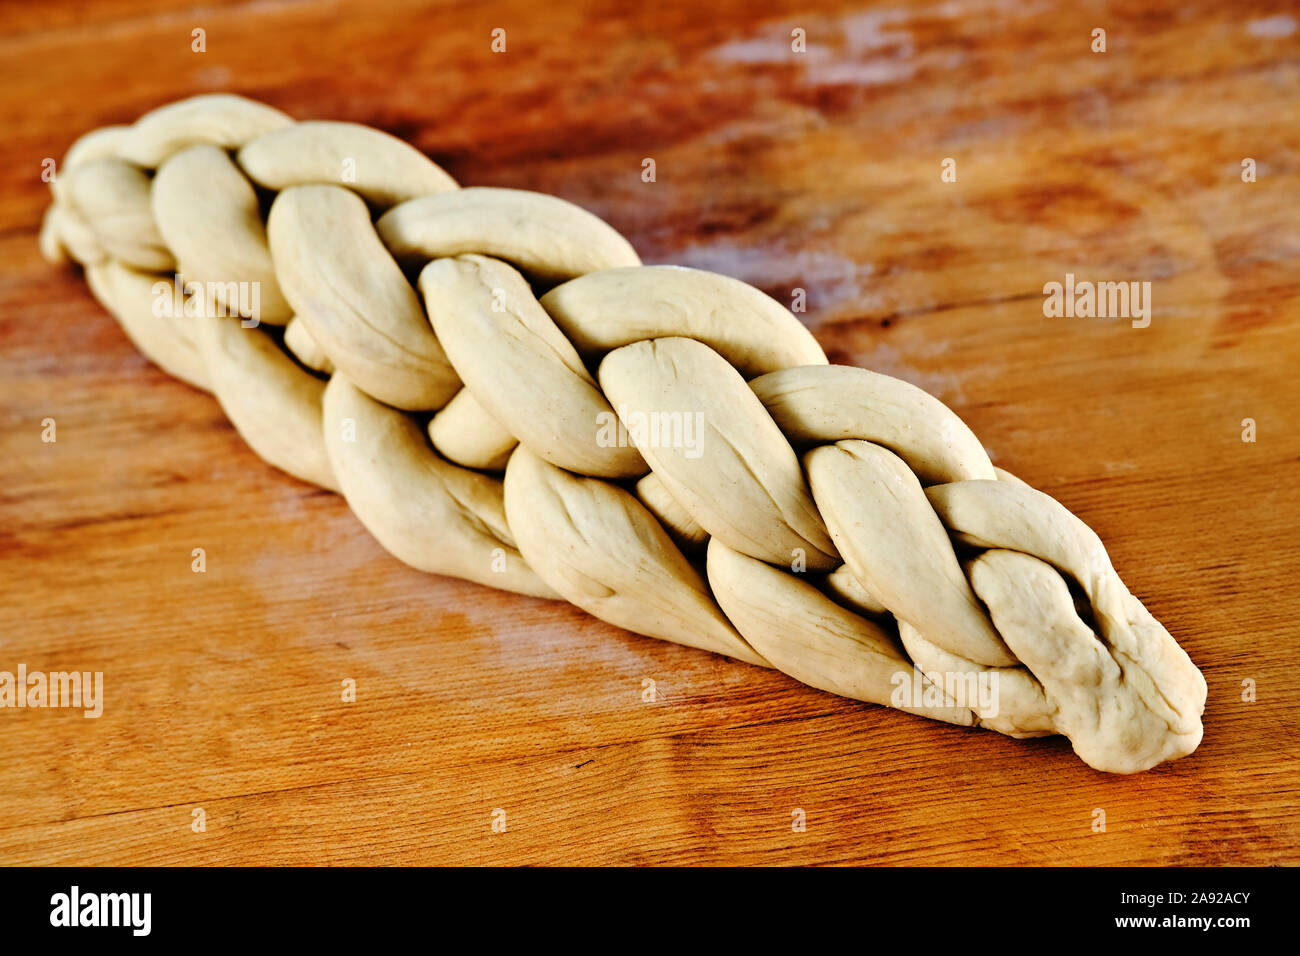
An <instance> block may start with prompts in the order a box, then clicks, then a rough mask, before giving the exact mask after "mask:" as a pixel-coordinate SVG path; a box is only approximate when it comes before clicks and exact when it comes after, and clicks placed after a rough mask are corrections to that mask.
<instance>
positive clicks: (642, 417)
mask: <svg viewBox="0 0 1300 956" xmlns="http://www.w3.org/2000/svg"><path fill="white" fill-rule="evenodd" d="M703 441H704V413H703V412H634V411H630V410H629V409H628V407H627V406H626V405H620V406H619V407H618V414H617V415H615V414H614V413H613V412H600V413H599V414H598V415H596V444H597V445H599V446H600V447H601V448H626V447H628V446H629V445H631V446H632V447H633V448H682V449H685V451H684V454H685V455H686V457H687V458H699V457H700V456H701V455H702V454H704V452H703V449H702V445H703Z"/></svg>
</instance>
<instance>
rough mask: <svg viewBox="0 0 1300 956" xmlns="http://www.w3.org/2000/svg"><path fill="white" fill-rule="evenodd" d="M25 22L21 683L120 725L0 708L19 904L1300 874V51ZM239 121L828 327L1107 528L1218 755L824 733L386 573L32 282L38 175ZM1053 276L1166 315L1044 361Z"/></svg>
mask: <svg viewBox="0 0 1300 956" xmlns="http://www.w3.org/2000/svg"><path fill="white" fill-rule="evenodd" d="M0 17H2V18H3V28H2V31H0V32H2V34H3V35H2V36H0V63H2V64H3V74H4V78H5V79H4V85H3V89H2V91H0V101H2V103H3V115H4V130H5V136H4V137H3V139H0V167H3V169H4V170H5V171H6V175H5V176H3V177H0V216H2V219H3V225H2V229H0V262H3V278H2V279H0V426H2V428H0V670H9V671H13V670H15V669H16V668H17V666H18V665H19V664H20V663H25V664H26V665H27V667H28V668H29V669H32V670H42V671H57V670H78V671H102V672H103V674H104V688H105V690H104V698H105V699H104V711H103V716H102V717H101V718H99V719H97V720H94V719H85V718H84V717H83V716H82V715H81V713H80V712H74V711H68V710H51V709H46V710H27V709H24V710H15V709H7V710H0V740H2V741H3V751H4V757H5V759H4V769H3V773H0V862H3V863H65V864H67V863H90V864H101V863H127V864H207V863H221V864H260V863H268V864H287V863H309V864H316V863H331V864H341V863H380V864H415V863H464V864H477V863H493V864H501V863H508V864H533V863H536V864H557V863H620V864H642V863H685V864H731V863H759V864H788V863H827V864H829V863H890V864H915V863H926V864H966V863H982V864H1018V863H1035V864H1112V863H1134V864H1224V863H1280V862H1290V863H1295V862H1297V852H1296V843H1297V835H1298V833H1297V831H1298V829H1300V799H1298V797H1297V793H1298V791H1300V773H1298V767H1300V759H1298V758H1300V744H1298V743H1297V730H1298V728H1297V723H1298V721H1297V716H1298V715H1300V708H1298V707H1297V693H1298V692H1300V679H1298V678H1297V648H1298V646H1300V624H1298V623H1297V619H1298V618H1300V591H1298V589H1297V579H1298V578H1300V535H1298V534H1297V530H1298V528H1297V523H1298V522H1297V512H1298V510H1300V481H1298V479H1300V474H1298V471H1300V469H1298V463H1300V434H1298V431H1297V415H1298V414H1300V374H1298V373H1297V369H1296V362H1297V360H1300V282H1298V280H1300V208H1298V207H1297V199H1298V198H1300V97H1298V91H1300V10H1298V9H1297V7H1296V5H1295V4H1293V3H1292V4H1288V3H1285V2H1271V3H1259V4H1256V3H1249V2H1246V3H1233V4H1221V3H1215V2H1210V0H1188V2H1177V3H1172V2H1171V3H1111V4H1104V3H1095V4H1094V3H1065V2H1062V3H1060V4H1053V3H1027V4H1018V3H1010V2H1000V0H999V2H981V0H947V2H942V3H917V4H914V5H909V6H900V5H892V4H889V5H886V4H871V3H861V2H847V3H807V2H804V3H790V2H785V0H774V2H764V3H758V2H753V3H740V2H729V0H721V2H718V0H714V2H710V3H698V2H695V3H669V2H658V3H651V4H631V3H615V2H582V3H574V4H564V5H553V6H552V5H548V4H544V3H537V2H535V0H512V2H507V3H501V4H491V3H464V2H402V0H370V2H367V3H364V4H357V5H355V6H353V5H348V4H341V3H315V2H310V3H309V2H301V3H300V2H292V0H276V2H271V3H244V2H230V3H211V2H209V3H204V4H203V5H201V6H190V5H188V4H185V3H180V2H175V0H108V2H103V3H91V4H87V3H76V4H66V5H65V4H58V3H41V4H28V3H5V4H3V5H2V6H0ZM497 27H500V28H504V29H505V30H506V31H507V51H506V52H505V53H504V54H494V53H493V52H492V51H491V49H490V31H491V30H493V29H494V28H497ZM1097 27H1101V28H1104V29H1105V30H1106V31H1107V51H1106V52H1105V53H1104V54H1103V53H1094V52H1092V51H1091V49H1090V45H1091V43H1092V39H1091V33H1092V30H1093V29H1094V28H1097ZM195 28H202V29H204V30H205V31H206V52H203V53H196V52H193V51H192V49H191V31H192V30H194V29H195ZM796 28H799V29H803V30H805V31H806V35H807V52H806V53H804V54H795V53H793V52H792V51H791V49H790V42H791V40H790V38H791V31H792V30H794V29H796ZM218 90H230V91H236V92H241V93H244V94H247V95H250V96H253V97H257V98H260V99H264V100H265V101H267V102H269V103H271V104H273V105H275V106H277V107H280V108H281V109H284V110H286V111H288V112H289V113H291V114H293V115H294V116H296V117H298V118H331V119H343V120H354V121H359V122H363V123H369V124H372V125H376V126H379V127H382V128H384V129H387V130H389V131H391V132H393V133H395V134H397V135H399V136H402V137H404V138H406V139H408V140H409V141H411V142H412V143H414V144H415V145H416V146H418V147H419V148H420V149H422V150H424V151H425V152H427V153H428V154H430V155H431V156H432V157H434V158H435V159H436V160H437V161H438V162H440V163H442V164H443V165H444V166H445V167H446V168H447V169H448V170H449V171H450V172H451V173H452V174H453V175H454V176H456V177H457V179H459V180H460V181H461V182H462V183H465V184H467V185H502V186H514V187H522V188H526V189H536V190H543V191H546V192H551V193H555V194H558V195H561V196H564V197H566V198H568V199H570V200H572V201H574V202H577V203H579V204H581V205H583V206H585V207H586V208H588V209H591V210H592V211H594V212H596V213H597V214H599V215H601V216H603V217H604V218H605V219H607V220H608V221H609V222H610V223H612V224H613V225H614V226H615V227H616V228H618V229H619V230H621V231H622V232H623V233H624V234H626V235H627V236H628V237H629V239H630V240H631V241H632V242H633V244H634V245H635V246H636V248H637V249H638V251H640V253H641V254H642V256H643V258H644V259H645V260H646V261H647V262H672V263H679V264H683V265H692V266H699V267H704V268H708V269H713V270H716V271H719V272H724V273H727V274H729V275H733V276H738V277H740V278H742V279H745V280H747V281H749V282H752V283H754V284H756V285H758V286H759V287H760V288H762V289H764V290H765V291H766V292H768V293H770V294H771V295H773V296H775V297H777V298H778V299H781V300H782V301H785V302H789V301H790V297H791V295H792V294H793V290H794V289H796V288H803V289H806V290H807V297H808V306H809V307H808V311H807V313H806V314H804V315H803V316H801V317H802V318H804V319H805V320H806V321H807V323H808V325H809V326H810V327H811V329H812V330H813V331H814V333H815V334H816V336H817V338H818V339H819V341H820V342H821V343H822V344H823V345H824V346H825V348H826V350H827V352H828V353H829V355H830V356H831V359H832V361H836V362H842V363H848V364H856V365H861V366H864V367H867V368H870V369H875V370H877V371H881V372H886V373H889V374H892V375H896V376H899V377H901V378H904V379H906V380H908V381H910V382H914V383H916V384H918V385H921V386H923V387H924V388H926V389H928V390H929V391H931V392H932V393H934V394H935V395H937V396H938V397H939V398H941V399H943V400H944V401H945V402H947V403H948V404H949V405H950V406H951V407H953V408H954V409H956V410H957V411H958V412H959V413H960V414H961V415H962V416H963V417H964V418H965V419H966V420H967V421H968V422H969V423H970V424H971V426H972V427H973V428H974V430H975V432H976V433H977V434H978V435H979V436H980V437H981V438H982V439H983V441H984V442H985V444H986V445H987V447H988V448H989V449H990V451H991V453H992V454H993V456H994V459H995V461H996V462H997V463H998V464H999V465H1001V466H1003V467H1006V468H1008V469H1010V470H1011V471H1013V472H1015V473H1016V474H1018V475H1020V476H1022V477H1023V478H1025V479H1026V480H1028V481H1029V482H1031V483H1032V484H1034V485H1036V486H1037V487H1039V488H1041V489H1042V490H1044V491H1046V492H1048V493H1049V494H1051V495H1053V496H1055V497H1056V498H1058V499H1059V500H1060V501H1061V502H1063V503H1064V504H1065V505H1066V506H1067V507H1068V508H1070V509H1071V510H1072V511H1074V512H1075V513H1076V514H1078V515H1079V516H1080V517H1082V518H1083V519H1084V520H1085V521H1087V522H1088V523H1089V524H1090V525H1091V526H1092V527H1093V528H1095V529H1096V530H1097V532H1098V533H1099V534H1100V535H1101V537H1102V539H1103V540H1104V541H1105V542H1106V544H1107V547H1108V548H1109V550H1110V553H1111V556H1112V558H1113V559H1114V563H1115V566H1116V568H1117V569H1118V570H1119V572H1120V574H1121V576H1122V577H1123V578H1124V579H1125V581H1126V583H1127V584H1128V585H1129V587H1130V588H1131V589H1132V590H1133V592H1134V593H1135V594H1136V595H1138V596H1139V597H1140V598H1141V599H1142V600H1143V601H1144V602H1146V604H1147V606H1148V607H1149V608H1150V609H1151V610H1152V611H1153V612H1154V613H1155V615H1156V616H1157V617H1158V618H1159V619H1160V620H1161V621H1163V622H1164V623H1165V624H1166V626H1167V627H1168V628H1169V629H1170V631H1172V632H1173V633H1174V634H1175V635H1176V636H1177V637H1178V639H1179V640H1180V641H1181V642H1182V644H1183V646H1184V647H1186V649H1187V650H1188V652H1189V653H1190V654H1191V656H1192V658H1193V659H1194V660H1195V661H1196V662H1197V663H1198V664H1199V665H1200V666H1201V667H1202V669H1203V670H1204V673H1205V676H1206V679H1207V680H1208V683H1209V702H1208V705H1207V709H1206V714H1205V740H1204V743H1203V744H1202V745H1201V748H1200V749H1199V750H1198V751H1197V752H1196V753H1195V754H1194V755H1192V756H1191V757H1188V758H1186V759H1184V760H1180V761H1178V762H1176V763H1174V764H1172V765H1165V766H1162V767H1160V768H1158V769H1156V770H1154V771H1152V772H1149V773H1145V774H1140V775H1137V776H1133V777H1116V776H1108V775H1105V774H1101V773H1098V772H1095V771H1093V770H1090V769H1089V768H1088V767H1087V766H1085V765H1084V764H1082V763H1081V762H1080V761H1079V760H1078V759H1077V758H1076V757H1075V756H1074V755H1073V753H1072V752H1071V750H1070V748H1069V745H1068V743H1067V742H1066V741H1064V740H1063V739H1060V738H1055V739H1051V740H1045V741H1029V742H1017V741H1014V740H1009V739H1007V738H1005V737H1002V736H999V735H997V734H993V733H988V732H980V731H970V730H963V729H959V728H955V727H950V726H946V725H941V724H937V723H932V722H929V721H925V720H922V719H919V718H914V717H911V716H908V715H904V714H900V713H896V712H890V711H886V710H884V709H882V708H879V707H873V706H869V705H864V704H859V703H855V702H853V701H848V700H842V699H839V698H836V697H833V696H830V695H827V694H824V693H821V692H819V691H816V690H812V689H810V688H808V687H804V686H801V685H799V684H797V683H796V682H795V681H793V680H792V679H789V678H787V677H784V676H782V675H781V674H779V673H773V672H766V671H763V670H759V669H756V668H752V667H748V666H746V665H743V664H739V663H733V662H730V661H728V660H725V659H722V658H719V657H715V656H713V655H710V654H707V653H703V652H699V651H695V650H690V649H687V648H684V647H679V646H675V645H671V644H665V643H660V642H656V641H653V640H650V639H648V638H642V637H637V636H634V635H632V634H629V633H626V632H623V631H620V630H618V629H616V628H613V627H610V626H608V625H605V624H603V623H601V622H600V621H597V620H595V619H593V618H590V617H588V616H587V615H585V614H584V613H582V612H581V611H579V610H577V609H575V608H572V607H568V606H565V605H564V604H561V603H551V602H546V601H541V600H532V599H528V598H523V597H518V596H515V595H510V594H504V593H500V592H494V591H490V590H488V589H486V588H482V587H479V586H476V585H472V584H467V583H462V582H459V581H455V580H451V579H445V578H438V577H431V576H426V575H423V574H420V573H418V572H416V571H413V570H411V569H409V568H407V567H404V566H403V565H401V564H400V563H398V562H397V561H396V560H395V559H392V558H390V557H389V556H388V555H387V554H385V553H384V552H383V551H382V549H381V548H380V547H379V545H378V544H377V543H376V542H375V541H374V540H373V539H372V538H371V537H370V536H369V535H368V534H367V533H366V532H365V531H364V530H363V529H362V528H361V526H360V525H359V524H358V522H357V521H356V520H355V518H353V517H352V515H351V513H350V512H349V511H348V509H347V507H346V505H345V504H344V503H343V501H342V500H341V499H340V498H337V497H335V496H333V495H330V494H327V493H324V492H320V491H317V490H315V489H312V488H310V487H307V486H305V485H303V484H300V483H298V482H296V481H294V480H293V479H290V478H288V477H286V476H285V475H283V474H280V473H278V472H276V471H274V470H272V469H271V468H269V467H268V466H266V465H264V464H263V463H262V462H261V461H260V460H258V459H257V458H256V457H255V456H254V455H253V453H252V452H250V451H249V450H248V449H247V448H246V447H245V446H244V445H243V444H242V443H241V441H240V440H239V438H238V437H237V436H236V434H235V432H234V430H233V429H232V428H231V427H230V426H229V425H228V424H227V423H226V421H225V419H224V417H223V416H222V414H221V412H220V411H219V409H218V407H217V404H216V402H215V401H213V400H212V399H211V398H209V397H208V396H206V395H204V394H201V393H199V392H196V391H194V390H192V389H190V388H188V387H186V386H185V385H183V384H181V383H179V382H177V381H174V380H172V379H170V378H168V377H167V376H165V375H164V374H163V373H161V372H160V371H159V370H158V369H156V368H154V367H153V366H151V365H150V364H149V363H148V362H147V361H146V360H145V359H143V358H142V357H141V356H140V355H139V354H137V353H136V351H135V350H134V349H133V348H132V347H131V346H130V344H129V343H128V342H127V340H126V338H125V336H124V335H123V333H122V332H121V331H120V330H119V328H118V327H117V325H116V324H115V323H114V322H113V320H112V319H111V318H109V316H108V315H106V314H105V313H104V312H103V311H102V310H101V309H100V308H99V306H98V305H97V304H96V303H95V302H94V300H93V299H92V298H91V297H90V295H89V294H88V292H87V290H86V289H85V287H84V284H83V282H82V281H81V280H80V278H79V276H77V275H76V274H74V273H73V271H71V270H67V269H62V268H55V267H51V266H49V265H47V264H45V263H44V262H43V261H42V260H41V259H40V257H39V254H38V252H37V248H36V231H37V226H38V224H39V217H40V215H41V212H42V210H43V208H44V206H45V205H46V203H47V195H48V194H47V189H46V187H45V184H44V183H42V182H41V179H40V173H41V163H42V160H43V159H44V158H45V157H53V158H56V159H58V158H60V157H62V155H63V152H64V150H65V149H66V148H67V146H68V145H69V143H71V142H72V140H73V139H74V138H75V137H76V136H78V135H79V134H81V133H82V132H84V131H86V130H88V129H90V128H92V127H96V126H99V125H102V124H105V123H110V122H129V121H131V120H133V119H135V118H136V117H137V116H138V115H139V114H140V113H141V112H143V111H145V110H147V109H149V108H151V107H154V106H157V105H160V104H162V103H164V102H167V101H170V100H173V99H176V98H178V97H182V96H186V95H189V94H193V93H198V92H204V91H218ZM646 157H650V158H653V159H654V160H655V161H656V166H657V179H656V182H654V183H645V182H643V181H642V179H641V175H640V173H641V168H642V160H643V159H644V158H646ZM945 158H952V159H954V160H955V161H956V170H957V181H956V182H951V183H945V182H942V181H941V179H940V171H941V163H942V161H943V160H944V159H945ZM1245 158H1252V159H1254V160H1255V163H1256V169H1257V181H1256V182H1253V183H1246V182H1243V181H1242V175H1241V174H1242V160H1243V159H1245ZM1067 272H1069V273H1074V274H1075V275H1076V276H1078V277H1079V278H1081V279H1085V278H1086V279H1093V280H1139V281H1150V282H1151V284H1152V302H1153V311H1152V321H1151V324H1150V327H1149V328H1145V329H1134V328H1132V327H1131V325H1130V323H1129V322H1128V321H1127V320H1122V319H1119V320H1106V319H1065V318H1046V317H1045V316H1044V314H1043V307H1042V305H1043V294H1042V288H1043V285H1044V283H1046V282H1050V281H1062V280H1063V279H1064V276H1065V274H1066V273H1067ZM46 418H53V419H54V420H55V421H56V423H57V441H56V442H54V443H47V442H43V441H42V421H43V420H44V419H46ZM1247 418H1249V419H1253V420H1254V422H1255V423H1256V428H1257V436H1256V437H1257V440H1256V441H1254V442H1246V441H1243V439H1242V432H1243V426H1242V421H1243V419H1247ZM200 547H201V548H204V549H205V551H206V555H207V570H206V573H202V574H198V573H194V572H193V571H192V570H191V561H192V558H191V554H192V551H193V549H195V548H200ZM348 678H351V679H353V680H355V682H356V686H357V700H356V702H355V703H344V702H343V701H342V700H341V696H342V695H341V684H342V682H343V681H344V680H345V679H348ZM647 678H648V679H651V680H653V681H654V682H656V687H657V690H658V695H657V700H655V701H653V702H649V701H646V700H644V699H643V686H644V684H643V682H644V681H645V680H646V679H647ZM1243 682H1248V684H1246V685H1244V684H1243ZM1247 687H1253V688H1254V697H1255V699H1254V700H1249V699H1244V698H1249V697H1250V696H1251V695H1250V694H1248V693H1244V690H1245V689H1246V688H1247ZM196 809H202V811H203V814H204V817H205V819H206V830H205V831H203V832H195V830H194V827H193V826H192V821H193V820H194V811H195V810H196ZM796 809H801V810H802V811H803V812H804V813H805V814H806V820H807V826H806V830H804V831H802V832H799V831H798V830H797V829H795V828H794V827H792V820H793V819H794V813H795V811H796ZM1098 809H1100V810H1103V811H1104V813H1105V823H1106V827H1105V831H1104V832H1098V830H1097V829H1096V828H1095V826H1094V821H1095V820H1096V819H1097V816H1096V813H1095V811H1096V810H1098ZM495 811H504V817H505V821H506V827H505V830H504V832H494V830H493V825H492V824H493V819H494V816H493V815H494V812H495ZM500 816H501V815H500V814H499V813H498V814H497V818H498V819H500Z"/></svg>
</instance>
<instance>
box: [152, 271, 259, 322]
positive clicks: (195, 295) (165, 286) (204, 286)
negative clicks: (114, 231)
mask: <svg viewBox="0 0 1300 956" xmlns="http://www.w3.org/2000/svg"><path fill="white" fill-rule="evenodd" d="M150 291H151V292H152V293H153V314H154V318H157V319H164V318H166V319H179V318H204V317H208V316H214V317H217V318H226V317H231V318H238V319H240V320H241V324H242V325H243V326H244V328H246V329H252V328H256V327H257V326H258V325H259V324H260V323H261V319H262V283H260V282H199V281H197V280H195V279H186V278H185V277H184V276H183V275H181V274H180V273H179V272H177V273H176V274H175V275H174V276H173V277H172V281H171V282H155V283H154V284H153V286H152V288H151V289H150Z"/></svg>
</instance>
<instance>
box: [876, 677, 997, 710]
mask: <svg viewBox="0 0 1300 956" xmlns="http://www.w3.org/2000/svg"><path fill="white" fill-rule="evenodd" d="M889 683H890V684H892V685H893V688H894V690H893V692H892V693H891V694H890V695H889V706H891V707H897V708H900V709H902V708H917V707H953V706H956V707H966V708H969V709H970V710H973V711H975V712H977V713H978V714H979V715H980V716H981V717H996V716H997V715H998V674H997V671H993V670H987V671H926V672H925V673H924V674H922V673H921V671H920V670H919V669H916V668H913V669H912V670H911V671H895V672H894V673H893V674H892V675H890V678H889Z"/></svg>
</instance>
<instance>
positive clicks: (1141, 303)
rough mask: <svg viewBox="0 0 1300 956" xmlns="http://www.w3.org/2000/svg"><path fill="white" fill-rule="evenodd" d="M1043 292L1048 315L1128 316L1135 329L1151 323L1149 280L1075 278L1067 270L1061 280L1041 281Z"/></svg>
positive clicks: (1086, 316) (1112, 317) (1122, 317)
mask: <svg viewBox="0 0 1300 956" xmlns="http://www.w3.org/2000/svg"><path fill="white" fill-rule="evenodd" d="M1043 296H1044V299H1043V315H1045V316H1047V317H1048V318H1049V319H1059V318H1061V317H1065V318H1068V319H1073V318H1080V319H1091V318H1098V319H1132V320H1133V321H1132V325H1133V328H1135V329H1145V328H1146V327H1147V326H1148V325H1150V324H1151V283H1150V282H1089V281H1087V280H1084V281H1082V282H1075V281H1074V273H1073V272H1067V273H1066V274H1065V282H1064V283H1061V282H1047V283H1044V285H1043Z"/></svg>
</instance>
